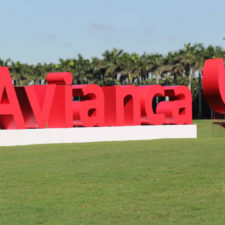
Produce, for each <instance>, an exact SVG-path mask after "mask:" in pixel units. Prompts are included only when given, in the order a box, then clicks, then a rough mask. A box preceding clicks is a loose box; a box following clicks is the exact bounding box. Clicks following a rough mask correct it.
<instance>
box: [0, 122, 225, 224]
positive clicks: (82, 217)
mask: <svg viewBox="0 0 225 225" xmlns="http://www.w3.org/2000/svg"><path fill="white" fill-rule="evenodd" d="M196 123H197V124H198V139H175V140H154V141H129V142H105V143H88V144H57V145H36V146H26V147H1V148H0V224H1V225H8V224H10V225H11V224H12V225H18V224H19V225H36V224H52V225H53V224H60V225H61V224H66V225H72V224H73V225H77V224H83V225H86V224H87V225H89V224H90V225H92V224H103V225H107V224H115V225H120V224H129V225H130V224H137V225H142V224H146V225H147V224H148V225H172V224H177V225H182V224H187V225H192V224H196V225H203V224H204V225H205V224H207V225H215V224H218V225H223V224H225V138H224V137H212V128H211V121H206V120H205V121H196ZM224 132H225V131H224Z"/></svg>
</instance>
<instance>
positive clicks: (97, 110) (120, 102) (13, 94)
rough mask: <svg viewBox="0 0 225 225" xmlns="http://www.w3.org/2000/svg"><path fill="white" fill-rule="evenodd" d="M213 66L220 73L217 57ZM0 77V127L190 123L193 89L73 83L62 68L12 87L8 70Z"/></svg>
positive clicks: (220, 104) (2, 70)
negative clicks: (40, 81) (38, 81)
mask: <svg viewBox="0 0 225 225" xmlns="http://www.w3.org/2000/svg"><path fill="white" fill-rule="evenodd" d="M217 66H219V67H221V68H220V70H221V71H223V69H222V68H223V67H222V66H221V61H218V62H217V64H215V67H214V68H217ZM220 70H219V71H220ZM221 73H223V72H221ZM0 76H1V80H0V127H1V128H3V129H19V128H20V129H21V128H22V129H25V128H47V127H48V128H65V127H79V126H83V127H93V126H134V125H147V124H151V125H160V124H191V123H192V98H191V92H190V90H189V89H188V88H187V87H185V86H175V87H163V86H160V85H146V86H139V87H135V86H134V85H121V86H105V87H100V86H98V85H95V84H88V85H71V84H72V74H71V73H68V72H60V73H49V74H47V78H46V80H47V83H48V84H47V85H32V86H24V87H15V88H14V87H13V85H12V80H11V78H10V74H9V71H8V68H6V67H2V68H0ZM219 79H220V80H222V79H224V78H223V77H222V78H218V80H219ZM216 85H217V86H218V88H220V86H219V84H218V82H215V85H214V86H215V88H216V87H217V86H216ZM223 92H224V90H223V89H219V91H218V90H217V92H216V91H215V93H216V94H217V95H219V96H220V97H221V96H222V97H221V100H220V102H219V106H220V109H222V107H224V103H223V102H224V101H223V98H225V97H224V96H225V94H223ZM166 96H167V97H168V98H169V101H168V99H167V100H166V99H165V97H166ZM155 97H161V99H160V100H161V101H160V102H159V104H158V105H157V106H156V110H155V111H154V110H153V100H154V98H155ZM163 98H164V100H163Z"/></svg>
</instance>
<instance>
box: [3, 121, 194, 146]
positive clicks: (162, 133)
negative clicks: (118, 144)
mask: <svg viewBox="0 0 225 225" xmlns="http://www.w3.org/2000/svg"><path fill="white" fill-rule="evenodd" d="M162 138H197V126H196V125H160V126H151V125H149V126H124V127H79V128H50V129H26V130H0V146H16V145H33V144H56V143H86V142H102V141H130V140H153V139H162Z"/></svg>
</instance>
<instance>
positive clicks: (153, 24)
mask: <svg viewBox="0 0 225 225" xmlns="http://www.w3.org/2000/svg"><path fill="white" fill-rule="evenodd" d="M0 3H1V4H0V24H1V25H0V30H1V31H0V58H3V59H6V58H11V59H13V60H19V61H21V62H24V63H35V64H36V63H38V62H57V61H58V59H59V58H73V57H76V56H77V54H78V53H81V54H82V55H83V56H84V57H88V58H91V57H92V56H101V54H102V52H103V51H105V50H106V49H112V48H114V47H115V48H119V49H120V48H121V49H124V50H125V51H128V52H137V53H139V54H142V53H144V52H147V53H156V52H158V53H162V54H166V53H167V52H168V51H173V50H177V49H179V48H182V47H183V45H184V44H185V43H188V42H191V43H195V42H202V43H204V44H205V45H206V46H207V45H208V44H213V45H220V46H222V47H225V41H223V40H222V39H223V37H225V0H155V1H152V0H136V1H132V0H89V1H88V0H80V1H77V0H60V1H59V0H0Z"/></svg>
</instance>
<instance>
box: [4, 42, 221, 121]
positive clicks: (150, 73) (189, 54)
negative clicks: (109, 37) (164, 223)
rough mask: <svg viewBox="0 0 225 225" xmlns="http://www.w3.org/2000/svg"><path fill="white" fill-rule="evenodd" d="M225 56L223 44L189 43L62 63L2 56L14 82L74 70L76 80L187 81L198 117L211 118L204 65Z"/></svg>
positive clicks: (119, 82) (39, 81) (37, 81)
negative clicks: (159, 51)
mask: <svg viewBox="0 0 225 225" xmlns="http://www.w3.org/2000/svg"><path fill="white" fill-rule="evenodd" d="M211 58H225V50H224V49H223V48H222V47H220V46H212V45H209V46H207V47H205V46H204V45H203V44H202V43H196V44H191V43H187V44H185V45H184V47H183V48H181V49H179V50H177V51H173V52H168V53H167V54H166V55H162V54H147V53H144V54H142V55H139V54H137V53H128V52H125V51H124V50H122V49H112V50H106V51H105V52H103V54H102V57H101V58H98V57H92V58H91V59H87V58H84V57H83V56H82V55H80V54H79V55H78V56H77V57H76V58H71V59H59V62H58V63H38V64H36V65H29V64H26V63H21V62H19V61H16V62H14V61H12V60H11V59H6V60H4V59H0V66H7V67H9V70H10V73H11V76H12V80H13V83H14V85H17V86H19V85H31V84H45V83H46V80H45V78H46V74H47V73H49V72H63V71H66V72H71V73H72V74H73V84H98V85H101V86H109V85H126V84H134V85H152V84H161V85H187V86H188V87H189V88H190V89H191V91H192V95H193V115H194V117H195V118H209V117H210V109H209V107H208V105H207V103H206V102H205V101H204V97H203V95H202V88H201V79H202V69H203V66H204V62H205V60H206V59H211Z"/></svg>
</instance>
